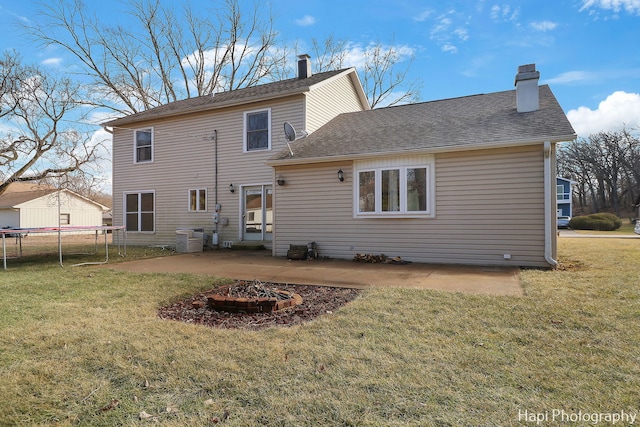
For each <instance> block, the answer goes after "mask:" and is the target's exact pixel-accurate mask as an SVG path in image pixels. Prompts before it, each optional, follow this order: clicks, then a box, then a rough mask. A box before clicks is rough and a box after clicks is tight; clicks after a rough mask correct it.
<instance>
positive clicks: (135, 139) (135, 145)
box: [133, 127, 155, 164]
mask: <svg viewBox="0 0 640 427" xmlns="http://www.w3.org/2000/svg"><path fill="white" fill-rule="evenodd" d="M138 132H149V133H151V146H150V149H151V158H150V159H149V160H138ZM154 139H155V136H154V132H153V127H148V128H140V129H134V130H133V163H135V164H140V163H153V159H154V157H155V156H154V154H155V153H154V151H155V150H154V146H155V141H154Z"/></svg>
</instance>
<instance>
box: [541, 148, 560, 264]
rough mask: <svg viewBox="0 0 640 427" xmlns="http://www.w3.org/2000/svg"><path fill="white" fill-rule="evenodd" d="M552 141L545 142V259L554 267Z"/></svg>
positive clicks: (555, 262)
mask: <svg viewBox="0 0 640 427" xmlns="http://www.w3.org/2000/svg"><path fill="white" fill-rule="evenodd" d="M551 179H552V177H551V142H550V141H545V142H544V259H545V261H547V262H548V263H549V264H551V265H552V266H553V267H556V266H557V265H558V261H557V260H555V259H553V229H552V225H553V224H552V216H551V213H552V210H551V208H552V207H551V201H552V196H553V194H552V193H551V188H552V186H551Z"/></svg>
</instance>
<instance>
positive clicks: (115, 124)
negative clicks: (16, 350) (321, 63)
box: [100, 86, 310, 128]
mask: <svg viewBox="0 0 640 427" xmlns="http://www.w3.org/2000/svg"><path fill="white" fill-rule="evenodd" d="M309 88H310V86H304V87H301V88H299V89H296V90H289V91H287V92H282V93H279V94H278V95H271V96H260V97H255V98H249V99H244V100H229V101H225V102H221V103H219V104H213V105H207V106H206V107H202V106H198V107H192V108H187V109H184V110H180V111H179V112H176V111H171V112H166V113H162V114H158V115H156V116H153V117H142V118H139V119H135V118H133V117H134V116H135V114H131V115H129V116H125V117H121V118H119V119H115V120H111V121H108V122H104V123H101V124H100V125H101V126H106V127H116V128H117V127H118V126H119V125H118V123H119V124H125V125H127V124H132V123H144V122H152V121H155V120H160V119H165V118H167V117H180V116H186V115H189V114H193V113H204V112H207V111H213V110H219V109H222V108H228V107H236V106H239V105H243V104H250V103H254V102H262V101H267V100H272V99H281V98H287V97H289V96H294V95H304V94H305V93H307V92H309ZM214 96H215V95H214Z"/></svg>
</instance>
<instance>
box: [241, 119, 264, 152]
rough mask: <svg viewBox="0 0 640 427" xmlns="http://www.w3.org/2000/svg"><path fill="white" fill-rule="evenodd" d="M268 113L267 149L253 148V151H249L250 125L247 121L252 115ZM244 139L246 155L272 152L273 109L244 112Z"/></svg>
mask: <svg viewBox="0 0 640 427" xmlns="http://www.w3.org/2000/svg"><path fill="white" fill-rule="evenodd" d="M265 112H266V113H267V147H266V148H253V149H251V150H250V149H249V147H248V140H247V132H248V131H249V129H248V123H249V121H248V120H247V118H248V116H249V115H250V114H256V113H265ZM242 138H243V151H244V152H245V153H254V152H259V151H271V108H262V109H260V110H252V111H245V112H244V120H243V127H242Z"/></svg>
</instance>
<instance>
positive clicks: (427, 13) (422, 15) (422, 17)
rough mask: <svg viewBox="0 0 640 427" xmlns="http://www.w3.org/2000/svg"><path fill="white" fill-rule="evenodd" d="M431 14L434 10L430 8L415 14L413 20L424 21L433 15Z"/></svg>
mask: <svg viewBox="0 0 640 427" xmlns="http://www.w3.org/2000/svg"><path fill="white" fill-rule="evenodd" d="M431 14H433V11H432V10H430V9H427V10H425V11H424V12H421V13H419V14H418V15H416V16H414V17H413V20H414V21H416V22H423V21H426V20H427V18H428V17H430V16H431Z"/></svg>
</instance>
